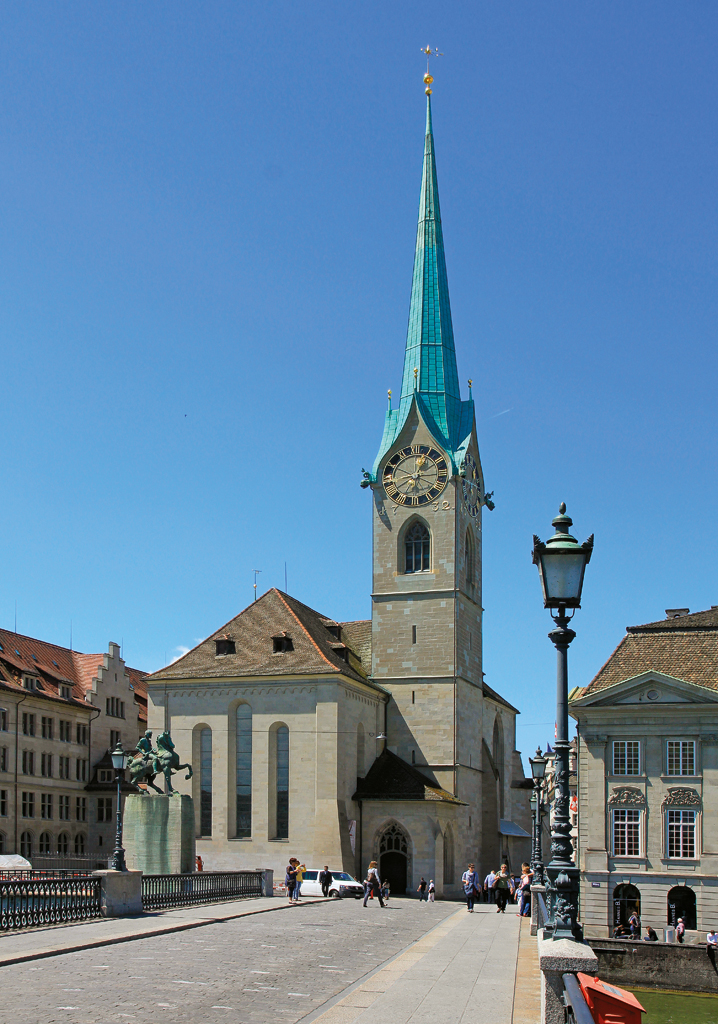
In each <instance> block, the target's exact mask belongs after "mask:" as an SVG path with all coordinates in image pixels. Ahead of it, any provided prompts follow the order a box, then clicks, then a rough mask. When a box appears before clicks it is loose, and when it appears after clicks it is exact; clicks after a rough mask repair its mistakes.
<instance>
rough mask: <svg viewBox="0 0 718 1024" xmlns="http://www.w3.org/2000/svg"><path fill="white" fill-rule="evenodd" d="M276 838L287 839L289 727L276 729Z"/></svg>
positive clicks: (284, 726) (282, 726)
mask: <svg viewBox="0 0 718 1024" xmlns="http://www.w3.org/2000/svg"><path fill="white" fill-rule="evenodd" d="M276 838H277V839H289V729H288V728H287V727H286V725H280V727H279V728H278V729H277V836H276Z"/></svg>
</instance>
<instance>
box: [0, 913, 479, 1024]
mask: <svg viewBox="0 0 718 1024" xmlns="http://www.w3.org/2000/svg"><path fill="white" fill-rule="evenodd" d="M458 909H460V907H459V906H458V905H457V904H455V903H434V904H428V903H419V902H418V901H416V900H396V899H395V900H392V901H391V903H390V904H389V906H388V907H387V909H386V910H382V909H381V908H380V907H379V906H378V905H377V906H372V905H371V904H369V906H368V907H367V908H366V909H363V908H362V905H361V902H360V901H354V900H351V901H350V900H342V901H337V902H333V903H319V904H316V905H314V906H304V907H297V908H292V909H287V910H284V911H281V912H280V913H272V914H261V915H258V916H256V917H249V918H247V917H245V918H239V919H237V920H234V921H224V922H219V923H216V924H211V925H208V926H207V927H203V928H198V929H195V930H192V931H188V932H177V933H175V934H170V935H166V936H159V937H155V938H147V939H137V940H135V941H133V942H125V943H121V944H118V945H113V946H104V947H102V948H99V949H88V950H82V951H81V952H77V953H67V954H64V955H62V956H56V957H51V958H49V959H46V960H39V961H34V962H31V963H26V964H16V965H14V966H7V967H3V968H0V991H1V992H2V1019H3V1021H12V1022H13V1024H55V1022H61V1024H132V1022H133V1021H138V1022H139V1021H146V1020H157V1019H158V1018H165V1019H166V1020H167V1021H170V1022H172V1024H190V1022H191V1024H199V1022H202V1024H204V1022H212V1024H214V1022H217V1024H228V1022H231V1024H270V1022H272V1024H273V1022H275V1021H283V1022H288V1024H292V1022H294V1021H299V1020H301V1019H302V1017H305V1016H307V1015H308V1014H311V1015H312V1016H313V1015H314V1012H315V1011H316V1010H317V1009H318V1008H319V1007H321V1006H322V1004H324V1003H325V1002H326V1001H327V1000H331V999H333V998H334V997H336V996H338V995H339V994H340V993H342V992H343V991H344V990H345V989H346V988H348V987H349V986H351V985H353V984H354V983H355V982H357V981H359V980H360V979H362V978H364V977H365V976H366V975H367V974H368V973H369V972H371V971H373V970H374V969H376V968H377V967H379V966H380V965H381V964H383V963H384V962H385V961H386V960H388V959H389V958H391V957H392V956H394V955H396V954H397V953H399V952H400V951H401V950H402V949H405V948H406V947H407V946H408V945H409V944H410V943H412V942H415V941H416V940H417V939H419V938H421V936H422V935H424V934H425V933H426V932H427V931H428V930H429V929H430V928H432V927H433V926H434V925H436V924H439V923H440V922H441V921H444V920H445V919H446V918H447V917H449V916H451V915H452V914H455V913H456V911H457V910H458Z"/></svg>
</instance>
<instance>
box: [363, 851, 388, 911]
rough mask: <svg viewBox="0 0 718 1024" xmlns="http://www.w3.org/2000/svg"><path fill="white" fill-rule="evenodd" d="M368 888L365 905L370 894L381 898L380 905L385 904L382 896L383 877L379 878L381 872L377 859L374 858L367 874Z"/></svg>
mask: <svg viewBox="0 0 718 1024" xmlns="http://www.w3.org/2000/svg"><path fill="white" fill-rule="evenodd" d="M366 883H367V884H366V890H365V892H364V906H366V902H367V900H368V899H369V894H371V895H372V896H377V897H378V898H379V906H380V907H383V906H384V900H383V899H382V898H381V879H380V878H379V872H378V870H377V866H376V861H375V860H373V861H371V863H370V864H369V870H368V871H367V874H366Z"/></svg>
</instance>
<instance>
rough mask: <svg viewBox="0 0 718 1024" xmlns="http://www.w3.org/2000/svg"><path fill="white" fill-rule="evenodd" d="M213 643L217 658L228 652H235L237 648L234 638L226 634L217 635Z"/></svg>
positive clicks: (224, 655)
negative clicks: (217, 637)
mask: <svg viewBox="0 0 718 1024" xmlns="http://www.w3.org/2000/svg"><path fill="white" fill-rule="evenodd" d="M214 643H215V647H216V656H217V657H218V658H224V657H226V656H227V655H228V654H236V653H237V648H236V645H235V642H234V640H232V639H230V637H228V636H222V637H219V639H217V640H215V642H214Z"/></svg>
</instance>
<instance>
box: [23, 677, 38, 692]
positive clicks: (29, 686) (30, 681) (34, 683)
mask: <svg viewBox="0 0 718 1024" xmlns="http://www.w3.org/2000/svg"><path fill="white" fill-rule="evenodd" d="M23 684H24V686H25V689H26V690H37V689H39V687H40V680H39V679H36V678H35V676H25V679H24V680H23Z"/></svg>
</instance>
